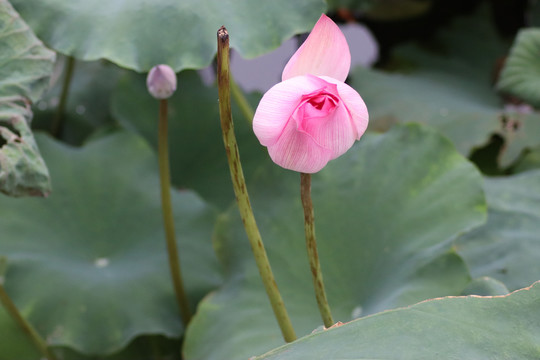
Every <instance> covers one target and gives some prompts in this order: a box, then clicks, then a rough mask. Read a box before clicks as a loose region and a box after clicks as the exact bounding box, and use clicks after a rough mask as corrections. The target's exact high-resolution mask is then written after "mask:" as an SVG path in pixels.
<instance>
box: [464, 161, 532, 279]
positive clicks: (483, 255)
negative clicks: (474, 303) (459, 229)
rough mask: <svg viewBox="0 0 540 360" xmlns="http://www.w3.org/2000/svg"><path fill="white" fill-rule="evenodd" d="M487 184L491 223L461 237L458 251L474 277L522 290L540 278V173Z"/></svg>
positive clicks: (495, 180)
mask: <svg viewBox="0 0 540 360" xmlns="http://www.w3.org/2000/svg"><path fill="white" fill-rule="evenodd" d="M484 183H485V185H484V186H485V190H486V195H487V201H488V209H489V215H488V221H487V223H486V224H485V225H484V226H482V227H479V228H477V229H475V230H474V231H472V232H470V233H468V234H466V235H465V236H463V237H462V238H460V239H459V241H458V242H457V244H456V249H457V251H458V252H459V254H460V255H462V256H463V257H464V258H465V260H466V262H467V264H468V265H469V266H470V269H471V272H472V274H473V275H474V276H483V275H488V276H491V277H493V278H496V279H498V280H500V281H502V282H503V283H504V284H505V285H506V286H507V287H508V288H509V289H510V290H515V289H519V288H522V287H524V286H526V284H530V283H532V282H533V281H536V280H538V279H540V264H539V263H538V258H539V257H540V170H535V171H528V172H525V173H521V174H518V175H513V176H510V177H504V178H486V179H485V182H484Z"/></svg>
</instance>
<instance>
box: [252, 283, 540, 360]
mask: <svg viewBox="0 0 540 360" xmlns="http://www.w3.org/2000/svg"><path fill="white" fill-rule="evenodd" d="M539 297H540V284H538V283H537V284H534V285H533V286H532V287H530V288H526V289H523V290H520V291H516V292H514V293H512V294H510V295H506V296H488V297H476V296H473V297H454V298H452V297H451V298H443V299H435V300H429V301H425V302H422V303H420V304H417V305H414V306H411V307H408V308H405V309H399V310H392V311H387V312H384V313H381V314H377V315H374V316H370V317H367V318H364V319H359V320H356V321H352V322H351V323H349V324H345V325H343V326H339V327H336V328H333V329H329V330H327V331H323V332H319V333H316V334H313V335H310V336H306V337H304V338H302V339H300V340H298V341H296V342H294V343H291V344H288V345H285V346H283V347H281V348H279V349H276V350H272V351H270V352H269V353H268V354H266V355H264V356H260V357H256V358H254V360H292V359H294V360H308V359H309V360H326V359H355V360H372V359H403V360H418V359H441V358H444V359H516V360H526V359H536V358H538V357H540V350H539V349H540V342H539V340H538V337H536V336H534V334H538V333H539V332H540V326H539V325H538V322H536V321H532V319H531V314H536V313H538V311H540V302H539V301H538V298H539Z"/></svg>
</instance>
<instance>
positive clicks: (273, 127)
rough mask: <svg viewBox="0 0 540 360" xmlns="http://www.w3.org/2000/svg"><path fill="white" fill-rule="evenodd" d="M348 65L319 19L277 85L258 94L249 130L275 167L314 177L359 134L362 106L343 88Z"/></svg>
mask: <svg viewBox="0 0 540 360" xmlns="http://www.w3.org/2000/svg"><path fill="white" fill-rule="evenodd" d="M350 66H351V53H350V51H349V45H348V44H347V40H346V39H345V36H343V33H342V32H341V30H340V29H339V27H338V26H337V25H336V24H335V23H334V22H333V21H332V20H330V18H328V17H327V16H326V15H324V14H323V15H321V17H320V19H319V21H317V24H315V27H314V28H313V30H312V31H311V34H310V35H309V37H308V38H307V39H306V41H305V42H304V43H303V44H302V46H301V47H300V48H299V49H298V50H297V51H296V53H295V54H294V55H293V56H292V57H291V59H290V60H289V62H288V63H287V65H286V66H285V69H284V70H283V74H282V82H280V83H279V84H276V85H274V86H273V87H272V88H271V89H270V90H268V91H267V92H266V94H264V96H263V98H262V99H261V102H260V103H259V106H258V107H257V111H256V112H255V117H254V118H253V131H254V132H255V135H256V136H257V138H258V139H259V141H260V142H261V144H262V145H263V146H266V147H267V148H268V153H269V154H270V157H271V158H272V160H273V161H274V162H275V163H276V164H278V165H279V166H282V167H284V168H286V169H290V170H294V171H299V172H304V173H315V172H318V171H319V170H321V169H322V168H323V167H324V166H325V165H326V164H327V163H328V161H330V160H332V159H335V158H337V157H338V156H340V155H342V154H344V153H345V152H346V151H347V150H349V149H350V148H351V146H352V145H353V144H354V142H355V140H359V139H360V137H361V136H362V135H363V134H364V131H366V128H367V124H368V118H369V117H368V111H367V108H366V105H365V104H364V101H363V100H362V98H361V97H360V95H358V93H357V92H356V91H355V90H354V89H353V88H351V87H350V86H349V85H347V84H345V83H344V81H345V79H346V78H347V74H348V73H349V69H350Z"/></svg>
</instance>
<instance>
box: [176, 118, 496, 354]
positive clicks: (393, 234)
mask: <svg viewBox="0 0 540 360" xmlns="http://www.w3.org/2000/svg"><path fill="white" fill-rule="evenodd" d="M258 175H259V179H258V181H255V182H251V183H250V184H249V191H250V193H251V195H252V200H253V206H254V209H255V214H256V215H257V220H258V222H259V227H260V229H261V233H262V236H263V239H265V242H266V245H267V249H268V253H269V257H270V261H271V263H272V266H273V269H274V271H275V274H276V280H277V283H278V286H279V288H280V290H281V292H282V294H283V297H284V300H285V304H286V306H287V307H288V311H289V314H290V315H291V316H292V321H293V325H294V327H295V329H296V330H297V333H298V335H305V334H308V333H310V332H311V331H312V330H313V329H315V328H317V327H318V326H319V325H320V324H321V320H320V317H319V314H318V311H317V306H316V303H315V301H314V297H313V288H312V282H311V279H310V273H309V266H308V263H307V259H306V254H305V248H304V240H303V238H304V234H303V213H302V207H301V204H300V200H299V176H298V174H297V173H293V172H288V171H284V170H282V169H279V168H278V167H276V166H271V167H269V168H267V169H262V170H260V173H259V174H258ZM313 181H314V183H313V197H314V205H315V218H316V226H317V235H318V243H319V250H320V251H319V254H320V257H321V264H322V269H323V273H324V276H325V282H326V284H327V291H328V295H329V302H330V306H331V307H332V310H333V313H334V317H335V320H340V321H349V320H350V319H351V318H355V317H358V316H363V315H367V314H372V313H375V312H378V311H381V310H384V309H389V308H393V307H396V306H403V305H409V304H412V303H414V302H417V301H420V300H423V299H428V298H432V297H436V296H443V295H451V294H456V295H457V294H460V293H461V291H462V290H463V289H464V288H465V286H466V285H467V283H468V282H469V280H470V278H469V275H468V271H467V269H466V267H465V265H464V264H463V262H462V260H461V258H460V257H458V256H457V255H456V254H455V253H453V252H451V251H450V250H449V249H450V245H451V240H452V239H453V238H455V237H456V236H457V235H458V234H460V233H461V232H464V231H467V230H468V229H470V228H472V227H475V226H477V225H479V224H481V223H482V222H483V221H484V218H485V203H484V197H483V192H482V188H481V181H482V179H481V177H480V176H479V174H478V172H477V171H476V170H475V168H474V167H473V166H472V165H471V164H470V163H468V162H467V161H466V160H465V159H464V158H462V157H461V156H460V155H459V154H458V153H457V152H456V151H455V150H454V148H453V147H452V146H451V144H450V143H449V142H448V141H447V140H445V139H444V138H442V137H441V136H440V135H437V134H436V133H435V132H434V131H431V130H427V129H424V128H422V127H419V126H418V125H409V126H400V127H396V128H394V129H393V130H391V131H390V132H388V133H387V134H385V135H365V136H364V137H363V138H362V140H361V141H360V143H359V144H358V145H357V146H356V147H353V148H352V149H351V150H350V151H349V152H348V153H347V154H346V155H344V156H343V157H341V158H339V159H337V160H335V161H333V162H331V163H330V164H329V165H328V166H327V167H326V168H325V169H324V170H323V171H321V172H320V173H318V174H316V175H314V179H313ZM236 213H237V210H236V209H235V208H233V209H231V211H230V212H229V213H228V214H226V215H224V216H223V217H222V219H221V223H220V225H219V227H218V229H217V234H218V238H217V244H216V245H217V248H218V249H219V252H220V254H221V259H222V262H223V263H224V265H225V266H226V268H227V269H228V275H229V279H228V282H227V283H226V285H225V286H224V287H223V288H222V289H221V290H220V291H218V292H217V293H215V294H213V295H212V296H210V297H208V298H206V299H205V301H203V303H202V304H201V306H200V307H199V312H198V314H197V316H196V317H195V319H194V320H193V323H192V325H191V326H190V328H189V330H188V334H187V338H186V343H185V355H186V358H187V359H223V358H226V359H245V358H249V357H250V356H253V355H257V354H261V353H263V352H264V351H267V350H270V349H271V348H272V347H276V346H277V345H279V344H282V339H281V335H280V333H279V330H278V327H277V324H276V322H275V320H274V319H273V317H272V311H271V309H270V306H269V304H268V302H267V300H266V296H265V292H264V288H263V286H262V284H261V283H260V280H259V278H258V277H257V271H256V269H255V266H254V264H253V262H252V261H251V256H250V254H249V249H248V246H247V243H248V242H247V239H245V235H244V234H243V228H242V225H241V222H240V221H239V220H238V219H237V216H236ZM225 334H226V335H225ZM209 343H211V344H212V346H211V347H209V346H208V344H209Z"/></svg>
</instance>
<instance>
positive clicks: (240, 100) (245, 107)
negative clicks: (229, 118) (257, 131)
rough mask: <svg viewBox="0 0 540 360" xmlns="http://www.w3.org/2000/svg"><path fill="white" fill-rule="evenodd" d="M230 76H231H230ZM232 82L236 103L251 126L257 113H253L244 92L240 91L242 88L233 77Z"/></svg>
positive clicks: (232, 91)
mask: <svg viewBox="0 0 540 360" xmlns="http://www.w3.org/2000/svg"><path fill="white" fill-rule="evenodd" d="M229 76H230V74H229ZM230 81H231V93H232V96H233V98H234V101H236V104H237V105H238V106H239V107H240V111H241V112H242V114H243V115H244V117H245V118H246V119H247V121H248V122H249V123H250V124H251V122H252V121H253V117H254V116H255V112H254V111H253V108H252V107H251V105H250V104H249V102H248V101H247V99H246V97H245V96H244V92H243V91H242V89H240V86H238V84H237V83H236V81H234V79H233V78H232V76H231V77H230Z"/></svg>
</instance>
